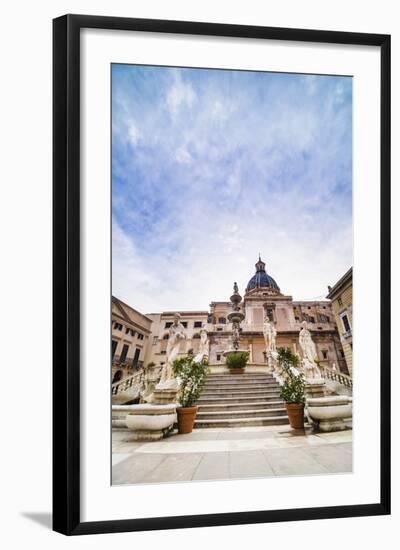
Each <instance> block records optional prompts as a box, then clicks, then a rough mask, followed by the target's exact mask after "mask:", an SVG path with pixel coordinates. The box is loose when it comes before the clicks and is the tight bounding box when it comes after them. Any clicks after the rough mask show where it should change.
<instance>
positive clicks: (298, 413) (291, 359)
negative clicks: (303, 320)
mask: <svg viewBox="0 0 400 550" xmlns="http://www.w3.org/2000/svg"><path fill="white" fill-rule="evenodd" d="M299 362H300V361H299V357H298V356H297V355H295V354H294V353H293V352H292V351H291V350H290V349H289V348H279V349H278V364H279V367H280V369H281V373H282V374H281V379H282V382H281V385H280V388H279V392H280V397H281V399H283V401H285V406H286V410H287V414H288V417H289V423H290V426H291V427H292V428H294V429H296V430H302V429H304V404H305V401H306V396H305V378H304V374H303V373H302V372H300V371H299V370H298V366H299Z"/></svg>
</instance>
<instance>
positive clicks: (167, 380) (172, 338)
mask: <svg viewBox="0 0 400 550" xmlns="http://www.w3.org/2000/svg"><path fill="white" fill-rule="evenodd" d="M180 318H181V316H180V314H179V313H175V315H174V322H173V323H172V325H171V327H170V329H169V338H168V344H167V350H166V351H167V357H166V362H165V365H164V367H163V370H162V372H161V379H160V382H159V384H157V386H156V389H169V388H172V387H178V383H177V381H176V379H175V378H174V373H173V364H174V361H175V359H176V358H177V357H178V354H179V347H180V344H181V342H182V340H185V339H186V334H185V332H184V330H185V327H184V326H183V325H182V323H181V322H180Z"/></svg>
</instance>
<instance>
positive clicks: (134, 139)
mask: <svg viewBox="0 0 400 550" xmlns="http://www.w3.org/2000/svg"><path fill="white" fill-rule="evenodd" d="M128 135H129V140H130V142H131V144H132V145H133V146H135V145H137V143H138V141H139V131H138V129H137V128H136V126H135V125H134V124H131V125H130V127H129V130H128Z"/></svg>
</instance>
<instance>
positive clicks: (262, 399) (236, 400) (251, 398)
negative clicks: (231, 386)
mask: <svg viewBox="0 0 400 550" xmlns="http://www.w3.org/2000/svg"><path fill="white" fill-rule="evenodd" d="M279 399H280V396H279V395H278V394H275V393H267V394H264V395H263V394H261V395H253V394H251V395H248V396H245V397H241V396H239V397H237V396H236V397H229V396H228V397H225V396H222V397H215V396H205V397H204V395H201V396H200V397H199V399H198V400H197V404H198V405H203V404H204V405H215V404H216V403H221V404H229V403H230V404H238V405H240V404H241V403H251V402H253V403H255V402H257V403H268V402H270V401H278V400H279Z"/></svg>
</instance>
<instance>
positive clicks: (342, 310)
mask: <svg viewBox="0 0 400 550" xmlns="http://www.w3.org/2000/svg"><path fill="white" fill-rule="evenodd" d="M328 290H329V294H328V296H327V298H328V299H329V300H331V302H332V311H333V314H334V316H335V320H336V324H337V327H338V331H339V336H340V341H341V343H342V346H343V351H344V355H345V358H346V364H347V369H348V371H349V374H350V376H351V375H352V370H353V329H352V327H353V268H350V269H349V270H348V271H347V272H346V273H345V274H344V275H343V277H341V278H340V279H339V281H337V283H335V284H334V286H333V287H331V286H329V287H328Z"/></svg>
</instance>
